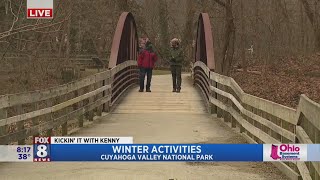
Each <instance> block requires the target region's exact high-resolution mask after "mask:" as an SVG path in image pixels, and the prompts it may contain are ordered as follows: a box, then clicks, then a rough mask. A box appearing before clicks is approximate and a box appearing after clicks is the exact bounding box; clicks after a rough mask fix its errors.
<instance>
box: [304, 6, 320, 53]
mask: <svg viewBox="0 0 320 180" xmlns="http://www.w3.org/2000/svg"><path fill="white" fill-rule="evenodd" d="M300 1H301V3H302V4H303V7H304V10H305V12H306V14H307V16H308V19H309V21H310V22H311V24H312V27H313V31H314V35H315V37H316V40H315V50H316V51H320V28H319V22H318V18H319V17H318V16H319V15H318V13H317V10H315V11H313V10H312V8H311V7H310V5H309V3H308V1H307V0H300Z"/></svg>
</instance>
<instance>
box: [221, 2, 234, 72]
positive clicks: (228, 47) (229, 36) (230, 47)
mask: <svg viewBox="0 0 320 180" xmlns="http://www.w3.org/2000/svg"><path fill="white" fill-rule="evenodd" d="M234 43H235V25H234V21H233V13H232V0H227V1H226V32H225V41H224V47H223V60H222V71H221V72H220V73H222V74H223V75H229V72H230V69H231V64H232V60H233V55H234Z"/></svg>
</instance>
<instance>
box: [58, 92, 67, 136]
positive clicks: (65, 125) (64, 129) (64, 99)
mask: <svg viewBox="0 0 320 180" xmlns="http://www.w3.org/2000/svg"><path fill="white" fill-rule="evenodd" d="M67 99H68V97H67V95H64V96H63V97H62V102H61V103H63V102H65V101H66V100H67ZM66 113H68V107H66V108H64V109H63V110H62V114H61V116H63V114H66ZM59 117H60V114H59ZM61 134H62V136H65V135H68V121H66V122H64V123H63V124H62V125H61Z"/></svg>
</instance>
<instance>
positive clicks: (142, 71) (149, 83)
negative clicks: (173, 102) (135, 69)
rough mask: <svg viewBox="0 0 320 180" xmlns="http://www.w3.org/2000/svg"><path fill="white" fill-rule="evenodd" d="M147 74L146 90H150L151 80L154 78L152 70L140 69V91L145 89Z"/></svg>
mask: <svg viewBox="0 0 320 180" xmlns="http://www.w3.org/2000/svg"><path fill="white" fill-rule="evenodd" d="M146 74H147V85H146V89H147V90H148V89H150V86H151V78H152V68H140V89H141V90H143V89H144V78H145V76H146Z"/></svg>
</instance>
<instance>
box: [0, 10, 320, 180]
mask: <svg viewBox="0 0 320 180" xmlns="http://www.w3.org/2000/svg"><path fill="white" fill-rule="evenodd" d="M195 52H196V53H195V58H194V61H193V67H192V73H191V75H190V74H183V77H182V81H183V83H182V84H183V86H182V93H172V92H171V90H172V89H171V77H170V76H168V75H158V76H153V80H152V90H153V91H152V93H138V92H137V88H132V87H135V86H136V85H137V84H138V69H137V62H136V60H137V53H138V36H137V29H136V24H135V21H134V17H133V15H132V14H131V13H127V12H125V13H123V14H122V15H121V16H120V19H119V22H118V25H117V29H116V31H115V35H114V39H113V45H112V50H111V56H110V60H109V70H106V71H103V72H100V73H97V74H95V75H92V76H89V77H87V78H84V79H81V80H78V81H74V82H71V83H68V84H64V85H61V86H58V87H53V88H49V89H45V90H39V91H33V92H27V93H21V94H8V95H3V96H0V144H2V145H4V144H29V143H31V137H32V136H38V135H43V136H52V135H54V136H60V135H62V136H64V135H74V136H132V137H134V142H135V143H246V142H248V143H266V144H271V143H275V144H280V143H304V144H310V143H320V120H319V119H320V106H319V104H317V103H315V102H313V101H311V100H310V99H308V98H307V97H306V96H304V95H302V96H301V98H300V103H299V106H298V108H297V109H291V108H288V107H285V106H282V105H280V104H277V103H274V102H270V101H267V100H265V99H261V98H258V97H255V96H252V95H250V94H247V93H245V92H244V91H243V90H242V89H241V88H240V87H239V85H238V84H237V83H236V82H235V81H234V80H233V79H232V78H231V77H227V76H223V75H220V74H218V73H215V67H216V62H215V60H214V48H213V37H212V32H211V25H210V20H209V16H208V14H206V13H201V14H200V16H199V22H198V27H197V39H196V51H195ZM83 127H85V128H83ZM319 174H320V164H319V163H316V162H307V163H305V162H288V163H283V162H275V163H273V164H270V163H254V162H251V163H248V162H246V163H240V162H238V163H222V162H219V163H178V162H177V163H159V162H158V163H123V162H122V163H45V164H42V163H35V164H34V163H3V164H0V179H31V178H36V179H51V178H52V179H135V178H137V179H175V178H177V179H297V180H298V179H314V180H319V179H320V177H319Z"/></svg>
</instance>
